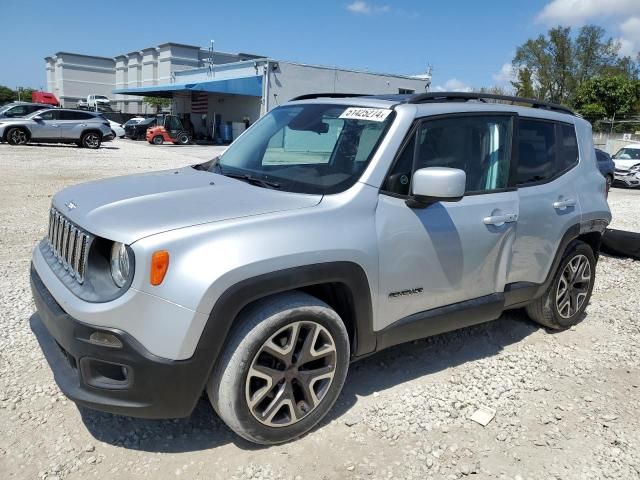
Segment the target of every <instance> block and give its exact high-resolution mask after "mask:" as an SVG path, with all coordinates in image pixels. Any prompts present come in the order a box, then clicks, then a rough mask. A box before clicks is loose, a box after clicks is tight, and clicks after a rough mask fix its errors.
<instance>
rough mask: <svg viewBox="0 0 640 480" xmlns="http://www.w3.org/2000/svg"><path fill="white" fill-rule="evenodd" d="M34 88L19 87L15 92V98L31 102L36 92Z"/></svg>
mask: <svg viewBox="0 0 640 480" xmlns="http://www.w3.org/2000/svg"><path fill="white" fill-rule="evenodd" d="M35 91H36V90H35V89H34V88H30V87H18V88H17V89H16V92H15V98H16V100H17V99H20V101H21V102H30V101H31V94H32V93H33V92H35Z"/></svg>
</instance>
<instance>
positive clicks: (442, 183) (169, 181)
mask: <svg viewBox="0 0 640 480" xmlns="http://www.w3.org/2000/svg"><path fill="white" fill-rule="evenodd" d="M485 98H489V99H496V98H498V99H502V100H505V101H508V102H510V103H514V102H517V103H520V104H522V103H525V102H526V103H528V104H531V105H532V106H533V107H536V108H527V107H524V106H516V105H505V104H496V103H481V102H478V101H477V100H484V99H485ZM463 100H467V101H466V102H465V101H463ZM592 151H593V143H592V140H591V126H590V125H589V123H588V122H587V121H585V120H584V119H582V118H580V117H577V116H574V115H573V114H572V112H571V111H570V110H568V109H566V108H564V107H561V106H556V105H552V104H547V103H544V102H538V101H533V100H526V99H521V98H515V97H504V96H495V95H488V94H480V93H437V94H431V93H427V94H419V95H412V96H407V95H399V96H393V95H391V96H389V95H385V96H381V97H345V98H329V97H328V96H326V95H325V96H324V97H323V96H315V97H314V96H309V95H307V96H305V97H303V99H298V100H294V101H292V102H289V103H286V104H284V105H282V106H279V107H277V108H274V109H273V110H271V111H270V112H269V113H267V114H266V115H265V116H264V117H262V119H260V120H259V121H258V122H256V123H255V124H254V125H253V126H251V127H250V128H249V129H248V130H247V131H246V132H245V133H244V134H243V135H242V136H241V137H240V138H238V139H237V140H236V141H235V142H234V143H232V144H231V146H230V147H229V148H228V149H227V150H226V151H225V153H223V154H222V155H221V156H220V157H218V158H216V159H215V160H212V161H209V162H206V163H203V164H199V165H194V166H192V167H185V168H179V169H171V170H168V171H164V172H154V173H148V174H142V175H135V176H129V177H119V178H113V179H108V180H102V181H97V182H91V183H88V184H82V185H76V186H73V187H70V188H67V189H65V190H63V191H61V192H59V193H57V194H56V195H55V196H54V197H53V199H52V206H51V211H50V215H49V228H48V235H47V236H46V238H44V239H43V240H42V241H41V242H40V244H39V245H38V246H37V247H36V248H35V250H34V252H33V258H32V268H31V285H32V290H33V296H34V299H35V305H36V307H37V311H38V315H35V316H33V317H32V322H31V328H32V330H33V331H34V333H35V335H36V336H37V338H38V341H39V342H40V345H41V347H42V350H43V351H44V353H45V356H46V357H47V359H48V361H49V363H50V365H51V367H52V368H53V370H54V374H55V375H54V376H55V379H56V381H57V382H58V385H59V386H60V388H61V389H62V391H63V392H64V393H65V394H66V395H67V396H68V397H69V398H70V399H72V400H73V401H75V402H77V403H78V404H80V405H85V406H87V407H90V408H93V409H98V410H104V411H108V412H113V413H117V414H123V415H134V416H142V417H156V418H169V417H184V416H188V415H189V414H190V413H191V412H192V410H193V408H194V407H195V405H196V404H197V403H198V401H199V399H200V398H201V395H202V393H203V390H204V391H206V393H207V395H208V397H209V400H210V402H211V404H212V406H213V408H214V409H215V410H216V412H217V413H218V415H219V416H220V418H222V420H223V421H225V422H226V424H227V425H228V426H229V427H230V428H231V429H233V430H234V431H235V432H237V433H238V434H239V435H241V436H242V437H244V438H246V439H248V440H250V441H253V442H257V443H262V444H272V443H278V442H284V441H288V440H291V439H293V438H296V437H298V436H300V435H302V434H304V433H305V432H307V431H308V430H310V429H311V428H313V426H314V425H316V424H317V423H318V422H319V421H320V420H321V419H322V418H323V417H324V416H325V415H326V414H327V412H328V411H329V410H330V409H331V407H332V405H333V403H334V402H335V400H336V398H337V397H338V395H339V393H340V390H341V388H342V385H343V383H344V381H345V378H346V374H347V370H348V368H349V363H350V361H351V360H354V359H357V358H361V357H363V356H366V355H369V354H372V353H374V352H376V351H379V350H382V349H384V348H387V347H389V346H392V345H395V344H399V343H402V342H407V341H411V340H415V339H417V338H421V337H425V336H429V335H434V334H438V333H442V332H444V331H447V330H454V329H457V328H461V327H465V326H468V325H472V324H477V323H481V322H485V321H490V320H494V319H496V318H498V317H499V316H500V315H501V313H502V312H503V311H505V310H509V309H514V308H521V307H525V308H526V311H527V313H528V315H529V316H530V317H531V318H532V319H533V320H535V321H536V322H539V323H540V324H542V325H544V326H546V327H548V328H550V329H555V330H563V329H567V328H569V327H572V326H574V325H576V324H577V323H578V322H580V321H581V320H582V318H583V313H584V311H585V308H586V307H587V304H588V303H589V299H590V297H591V292H592V289H593V286H594V279H595V269H596V261H597V258H598V249H599V244H600V238H601V235H602V233H603V231H604V230H605V227H606V225H607V224H608V223H609V222H610V219H611V214H610V211H609V207H608V205H607V201H606V198H605V196H604V186H605V179H604V178H603V176H602V175H601V174H600V172H599V171H598V169H597V167H596V164H595V162H593V158H592V157H591V155H589V158H582V157H580V153H579V152H592ZM513 152H518V153H517V155H513ZM407 415H410V414H409V413H407Z"/></svg>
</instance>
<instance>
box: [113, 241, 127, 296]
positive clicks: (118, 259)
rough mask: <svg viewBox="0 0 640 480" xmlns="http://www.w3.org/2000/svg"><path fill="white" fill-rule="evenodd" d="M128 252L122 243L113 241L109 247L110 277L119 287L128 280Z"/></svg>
mask: <svg viewBox="0 0 640 480" xmlns="http://www.w3.org/2000/svg"><path fill="white" fill-rule="evenodd" d="M130 273H131V272H130V263H129V252H127V247H126V245H125V244H124V243H120V242H114V243H113V246H112V247H111V278H113V281H114V282H115V284H116V285H117V286H118V287H119V288H121V287H123V286H124V285H125V284H126V283H127V281H128V280H129V274H130Z"/></svg>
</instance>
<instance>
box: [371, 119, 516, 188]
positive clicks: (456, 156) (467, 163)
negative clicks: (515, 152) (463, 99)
mask: <svg viewBox="0 0 640 480" xmlns="http://www.w3.org/2000/svg"><path fill="white" fill-rule="evenodd" d="M512 131H513V117H512V116H510V115H474V116H469V117H463V116H460V117H458V116H456V117H450V118H443V119H436V120H427V121H424V122H423V123H421V124H420V125H419V126H418V127H417V129H416V131H415V134H414V138H412V139H411V141H410V142H408V143H407V144H406V146H405V148H404V149H403V151H402V152H401V153H400V155H399V157H398V158H397V160H396V163H395V165H394V168H393V170H392V172H391V173H390V175H389V176H388V178H387V180H386V182H385V185H384V187H383V189H384V190H386V191H388V192H391V193H395V194H400V195H408V194H409V192H410V188H409V187H410V183H411V174H412V172H413V170H414V169H415V170H417V169H420V168H428V167H449V168H458V169H460V170H464V172H465V173H466V174H467V184H466V192H467V193H489V192H493V191H496V190H501V189H504V188H507V187H508V186H509V168H510V163H511V139H512Z"/></svg>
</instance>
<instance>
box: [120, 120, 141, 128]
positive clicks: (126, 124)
mask: <svg viewBox="0 0 640 480" xmlns="http://www.w3.org/2000/svg"><path fill="white" fill-rule="evenodd" d="M143 120H144V117H133V118H130V119H129V120H127V121H126V122H124V123H123V124H122V128H125V129H126V128H127V127H128V126H129V125H136V124H138V123H140V122H141V121H143Z"/></svg>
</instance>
